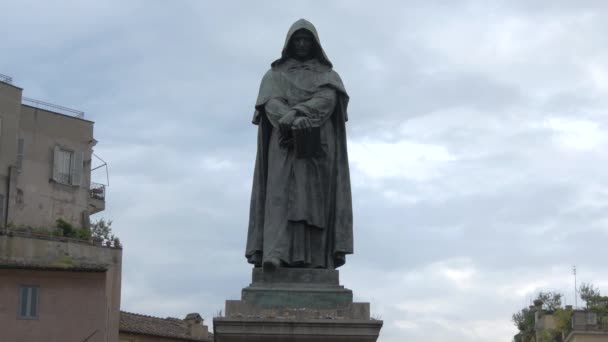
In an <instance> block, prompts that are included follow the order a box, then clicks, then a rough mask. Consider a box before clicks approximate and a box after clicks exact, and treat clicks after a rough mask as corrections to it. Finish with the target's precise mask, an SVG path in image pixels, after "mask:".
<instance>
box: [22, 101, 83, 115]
mask: <svg viewBox="0 0 608 342" xmlns="http://www.w3.org/2000/svg"><path fill="white" fill-rule="evenodd" d="M23 104H26V105H28V106H32V107H36V108H40V109H44V110H48V111H51V112H55V113H59V114H63V115H69V116H75V117H77V118H79V119H84V112H81V111H79V110H76V109H72V108H67V107H63V106H59V105H56V104H52V103H48V102H44V101H39V100H34V99H30V98H29V97H24V98H23Z"/></svg>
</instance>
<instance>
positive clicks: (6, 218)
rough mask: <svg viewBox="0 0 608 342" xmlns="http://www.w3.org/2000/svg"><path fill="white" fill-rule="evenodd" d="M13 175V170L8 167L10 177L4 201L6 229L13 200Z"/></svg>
mask: <svg viewBox="0 0 608 342" xmlns="http://www.w3.org/2000/svg"><path fill="white" fill-rule="evenodd" d="M12 177H13V170H12V168H11V167H10V166H9V167H8V178H7V180H6V200H5V201H4V222H3V223H4V230H8V227H7V225H8V208H9V205H8V204H9V203H10V200H11V178H12Z"/></svg>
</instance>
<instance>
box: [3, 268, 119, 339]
mask: <svg viewBox="0 0 608 342" xmlns="http://www.w3.org/2000/svg"><path fill="white" fill-rule="evenodd" d="M20 285H36V286H39V287H40V292H39V296H40V297H39V298H40V301H39V316H38V319H32V320H23V319H18V318H17V312H18V301H19V286H20ZM105 301H106V300H105V272H104V273H85V272H58V271H31V270H29V271H28V270H0V331H2V338H1V339H2V340H3V341H13V342H31V341H84V340H85V339H86V338H87V337H88V336H90V335H91V334H94V335H93V336H92V337H91V339H89V340H88V341H89V342H106V341H110V340H109V339H108V329H107V326H108V323H107V320H108V315H107V312H106V305H105Z"/></svg>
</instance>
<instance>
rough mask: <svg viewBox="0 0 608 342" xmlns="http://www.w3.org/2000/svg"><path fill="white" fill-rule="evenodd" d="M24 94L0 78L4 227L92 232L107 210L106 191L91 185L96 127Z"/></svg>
mask: <svg viewBox="0 0 608 342" xmlns="http://www.w3.org/2000/svg"><path fill="white" fill-rule="evenodd" d="M22 93H23V89H21V88H19V87H17V86H15V85H13V84H12V79H11V78H10V77H8V76H5V75H0V227H32V228H50V227H54V226H55V221H56V220H57V219H63V220H65V221H66V222H68V223H70V224H72V225H73V226H74V227H77V228H81V227H88V225H89V216H90V215H92V214H95V213H97V212H100V211H102V210H104V209H105V186H104V185H101V184H91V165H92V156H93V147H94V146H95V144H96V143H97V141H96V140H95V138H94V137H93V125H94V123H93V122H92V121H89V120H86V119H85V118H84V113H82V112H80V111H76V110H73V109H69V108H65V107H62V106H58V105H53V104H50V103H45V102H42V101H37V100H33V99H29V98H26V97H23V94H22Z"/></svg>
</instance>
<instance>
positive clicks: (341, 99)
mask: <svg viewBox="0 0 608 342" xmlns="http://www.w3.org/2000/svg"><path fill="white" fill-rule="evenodd" d="M332 68H333V65H332V64H331V62H330V61H329V59H328V58H327V56H326V55H325V52H324V51H323V48H322V47H321V43H320V41H319V36H318V34H317V31H316V29H315V27H314V26H313V25H312V24H311V23H310V22H308V21H306V20H304V19H300V20H298V21H297V22H295V23H294V24H293V25H292V26H291V28H290V29H289V32H288V33H287V37H286V39H285V45H284V47H283V51H282V54H281V58H279V59H278V60H276V61H274V62H273V63H272V64H271V69H270V70H269V71H268V72H266V74H265V75H264V77H263V79H262V82H261V85H260V92H259V95H258V98H257V101H256V104H255V114H254V116H253V123H254V124H255V125H258V144H257V156H256V163H255V171H254V176H253V188H252V194H251V208H250V216H249V230H248V236H247V248H246V252H245V256H246V257H247V260H248V262H249V263H251V264H254V265H255V266H256V267H260V266H264V267H265V268H275V267H306V268H329V269H334V268H337V267H340V266H342V265H343V264H344V263H345V261H346V259H345V257H346V254H352V253H353V220H352V203H351V189H350V176H349V170H348V155H347V151H346V131H345V122H346V120H347V114H346V108H347V105H348V94H347V93H346V90H345V89H344V85H343V84H342V80H341V79H340V76H338V74H337V73H336V72H335V71H334V70H333V69H332ZM313 131H316V132H317V133H316V135H315V134H310V135H309V137H312V138H310V139H313V140H308V141H312V143H311V144H309V143H308V142H306V141H307V140H303V141H305V142H306V144H307V145H310V146H312V145H317V147H316V148H317V149H318V153H317V154H314V155H309V156H305V157H302V155H298V154H297V153H296V150H297V147H298V146H297V145H298V140H297V136H298V134H301V133H300V132H305V133H311V132H313ZM314 139H316V140H314ZM319 140H320V141H319ZM299 144H300V147H301V146H302V144H304V143H302V142H300V143H299ZM307 147H308V146H304V148H305V149H306V148H307Z"/></svg>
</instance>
